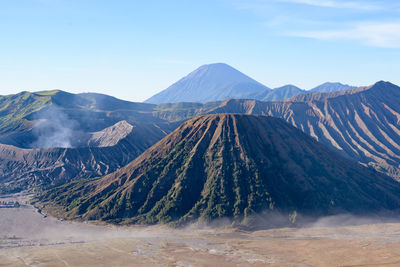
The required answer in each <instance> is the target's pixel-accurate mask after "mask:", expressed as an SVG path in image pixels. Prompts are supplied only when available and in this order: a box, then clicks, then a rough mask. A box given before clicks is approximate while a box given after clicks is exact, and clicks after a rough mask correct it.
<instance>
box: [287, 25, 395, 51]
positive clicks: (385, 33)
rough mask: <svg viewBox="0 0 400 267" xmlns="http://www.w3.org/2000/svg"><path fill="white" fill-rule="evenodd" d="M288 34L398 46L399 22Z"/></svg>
mask: <svg viewBox="0 0 400 267" xmlns="http://www.w3.org/2000/svg"><path fill="white" fill-rule="evenodd" d="M289 35H292V36H298V37H307V38H313V39H320V40H354V41H361V42H362V43H364V44H366V45H369V46H375V47H384V48H400V22H392V23H363V24H358V25H356V26H353V27H352V28H349V29H343V30H326V31H324V30H323V31H304V32H295V33H290V34H289Z"/></svg>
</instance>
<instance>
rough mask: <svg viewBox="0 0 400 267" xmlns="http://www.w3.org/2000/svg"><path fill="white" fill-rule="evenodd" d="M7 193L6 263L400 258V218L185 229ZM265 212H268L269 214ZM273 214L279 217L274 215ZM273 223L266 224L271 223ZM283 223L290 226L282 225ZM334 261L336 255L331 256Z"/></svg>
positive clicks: (3, 221)
mask: <svg viewBox="0 0 400 267" xmlns="http://www.w3.org/2000/svg"><path fill="white" fill-rule="evenodd" d="M27 198H28V197H27V196H26V195H24V194H16V195H10V196H3V197H2V198H1V199H0V200H1V201H6V202H7V201H18V202H19V203H21V206H20V207H19V208H1V209H0V266H25V265H33V266H111V265H112V266H126V265H130V266H132V265H133V266H215V265H218V266H265V265H269V266H282V265H284V266H346V265H347V266H351V265H362V264H366V263H369V264H370V263H375V264H377V265H379V264H386V265H389V266H390V265H393V266H395V265H396V264H399V263H400V255H399V254H398V253H396V251H399V250H400V223H397V222H396V218H391V219H388V218H385V219H383V218H378V217H375V218H370V217H359V216H352V215H349V214H343V215H337V216H329V217H324V218H320V219H315V218H314V219H313V220H311V219H310V218H307V220H308V222H307V223H306V221H307V220H304V218H303V220H302V221H303V222H304V223H303V224H302V225H301V226H300V225H297V227H293V225H295V224H292V226H291V227H287V226H290V224H287V221H288V217H287V216H285V215H283V214H278V213H274V216H272V214H268V217H269V219H266V217H265V218H263V216H261V215H260V216H258V217H257V218H255V219H254V218H253V219H254V221H253V223H254V222H257V223H258V224H257V225H256V227H253V228H251V229H250V228H246V227H232V221H231V220H229V219H227V218H225V219H218V220H215V221H213V222H211V223H208V224H205V223H196V224H191V225H187V226H185V227H181V228H179V229H177V228H168V227H167V226H160V225H158V226H111V225H94V224H87V223H81V222H70V221H61V220H58V219H56V218H53V217H50V216H46V214H41V213H39V212H38V211H37V210H36V209H35V208H34V207H32V206H30V205H28V204H25V203H26V201H27ZM264 215H265V214H264ZM271 218H274V219H273V220H271ZM266 222H268V223H266ZM280 222H285V224H284V226H285V227H279V225H278V223H280ZM333 258H334V259H335V260H332V259H333Z"/></svg>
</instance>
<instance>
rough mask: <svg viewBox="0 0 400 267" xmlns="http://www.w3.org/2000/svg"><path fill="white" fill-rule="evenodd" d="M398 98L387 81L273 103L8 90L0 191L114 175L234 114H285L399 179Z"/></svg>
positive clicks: (2, 114)
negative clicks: (213, 119) (178, 132)
mask: <svg viewBox="0 0 400 267" xmlns="http://www.w3.org/2000/svg"><path fill="white" fill-rule="evenodd" d="M291 88H292V89H294V90H296V88H293V87H291ZM264 97H265V96H264ZM399 103H400V88H399V87H398V86H396V85H393V84H391V83H387V82H378V83H376V84H375V85H373V86H370V87H361V88H357V89H349V90H343V91H339V92H331V93H319V92H316V93H304V94H300V95H297V96H294V97H292V98H289V99H285V100H283V101H274V102H262V101H256V100H243V99H242V100H240V99H230V100H225V101H215V102H208V103H170V104H160V105H153V104H146V103H132V102H128V101H123V100H119V99H116V98H113V97H110V96H106V95H101V94H70V93H66V92H63V91H47V92H37V93H29V92H22V93H19V94H16V95H9V96H2V97H0V110H1V111H0V122H1V123H0V143H2V144H3V145H2V148H1V149H0V167H1V171H0V191H7V190H11V191H13V190H19V189H25V188H29V187H35V186H36V185H44V186H46V185H55V184H60V183H64V182H68V181H70V180H74V179H85V178H93V177H96V176H101V175H105V174H108V173H110V172H112V171H114V170H115V169H117V168H120V167H121V166H123V165H125V164H127V163H128V162H130V161H131V160H133V159H135V158H136V157H137V156H138V155H140V154H141V153H142V152H144V151H145V150H146V149H147V148H148V147H150V146H151V145H153V144H154V143H156V142H157V141H159V140H160V139H161V138H163V137H164V136H166V135H167V134H169V133H170V132H171V131H173V130H174V129H176V127H178V126H179V125H180V124H181V123H182V122H184V121H185V120H187V119H190V118H192V117H194V116H197V115H202V114H213V113H227V112H229V113H246V114H261V115H271V116H275V117H279V118H282V119H284V120H286V121H287V122H289V123H290V124H292V125H293V126H295V127H297V128H298V129H300V130H302V131H303V132H305V133H307V134H309V135H310V136H312V137H314V138H315V139H317V140H318V141H320V142H321V143H323V144H325V145H326V146H327V147H329V148H330V149H332V150H334V151H337V152H339V153H341V154H342V155H343V156H345V157H347V158H349V159H352V160H355V161H358V162H360V163H361V164H364V165H369V166H371V167H374V168H375V169H377V170H379V171H381V172H384V173H386V174H389V175H391V176H392V177H394V178H396V179H399V178H400V168H399V165H400V147H399V146H398V144H400V123H399V116H400V115H398V114H400V106H399ZM108 150H112V151H113V152H112V153H103V151H108ZM97 154H98V155H97ZM13 155H15V156H13ZM84 155H87V156H88V157H89V159H88V158H85V157H84ZM115 155H119V156H115ZM56 163H57V164H56Z"/></svg>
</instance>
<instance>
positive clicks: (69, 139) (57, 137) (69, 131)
mask: <svg viewBox="0 0 400 267" xmlns="http://www.w3.org/2000/svg"><path fill="white" fill-rule="evenodd" d="M39 114H40V115H39ZM39 114H38V115H36V116H35V117H34V119H35V120H36V123H35V124H34V126H33V134H34V135H35V136H36V138H37V139H36V141H35V142H33V144H32V147H39V148H48V147H63V148H68V147H72V143H73V137H74V129H75V128H76V125H77V123H76V122H75V121H73V120H71V119H69V118H68V117H67V115H66V114H64V112H63V111H62V110H61V109H60V108H59V107H57V106H55V105H53V106H51V107H49V108H47V109H46V110H45V111H43V112H40V113H39Z"/></svg>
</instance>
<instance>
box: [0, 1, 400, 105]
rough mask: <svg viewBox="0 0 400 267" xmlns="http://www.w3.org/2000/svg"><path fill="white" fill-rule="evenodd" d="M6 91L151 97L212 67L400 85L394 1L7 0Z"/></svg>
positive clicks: (285, 79) (283, 78)
mask: <svg viewBox="0 0 400 267" xmlns="http://www.w3.org/2000/svg"><path fill="white" fill-rule="evenodd" d="M0 32H1V35H0V41H1V42H0V81H1V82H0V94H3V95H4V94H10V93H16V92H19V91H22V90H27V91H37V90H50V89H62V90H66V91H69V92H88V91H89V92H101V93H106V94H110V95H114V96H117V97H119V98H123V99H127V100H132V101H142V100H144V99H146V98H148V97H150V96H151V95H153V94H154V93H156V92H159V91H161V90H162V89H165V88H166V87H168V86H169V85H170V84H172V83H173V82H175V81H177V80H178V79H179V78H181V77H183V76H184V75H186V74H187V73H189V72H190V71H192V70H194V69H195V68H197V67H199V66H200V65H202V64H208V63H214V62H225V63H227V64H230V65H232V66H233V67H235V68H237V69H239V70H240V71H242V72H244V73H245V74H247V75H249V76H251V77H252V78H254V79H256V80H258V81H260V82H262V83H264V84H265V85H266V86H269V87H278V86H281V85H284V84H289V83H291V84H295V85H297V86H300V87H302V88H304V89H309V88H312V87H315V86H316V85H318V84H321V83H323V82H326V81H340V82H343V83H348V84H352V85H369V84H372V83H374V82H376V81H378V80H388V81H392V82H394V83H396V84H398V85H400V72H399V70H400V2H399V1H395V0H387V1H377V0H363V1H361V0H349V1H347V0H343V1H339V0H230V1H228V0H203V1H184V0H181V1H174V0H169V1H161V0H160V1H157V0H153V1H152V0H149V1H136V0H132V1H121V0H115V1H102V0H79V1H78V0H18V1H15V0H0Z"/></svg>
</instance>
